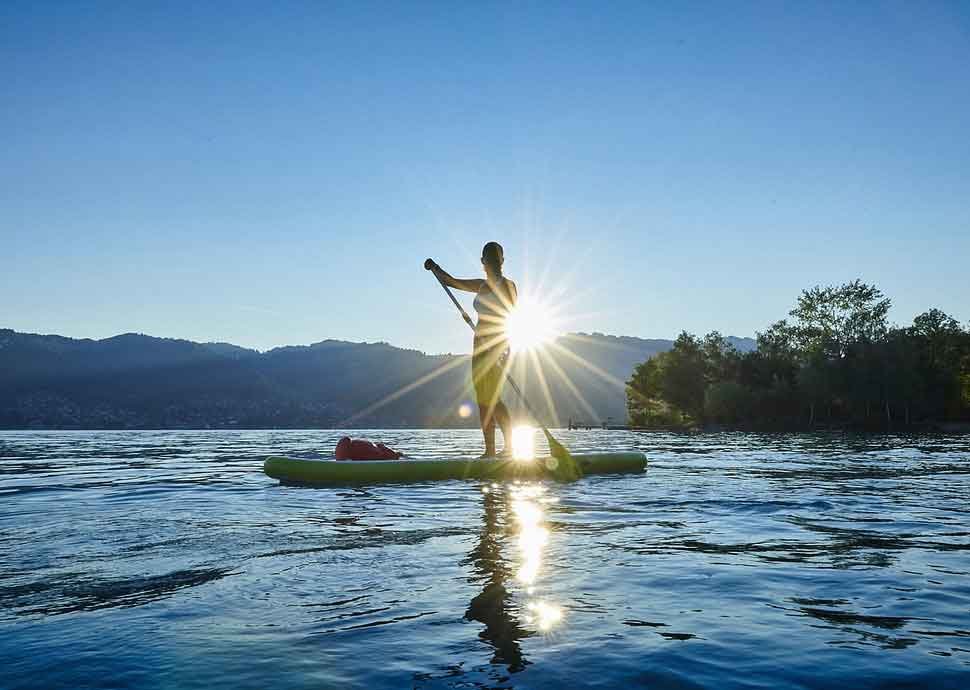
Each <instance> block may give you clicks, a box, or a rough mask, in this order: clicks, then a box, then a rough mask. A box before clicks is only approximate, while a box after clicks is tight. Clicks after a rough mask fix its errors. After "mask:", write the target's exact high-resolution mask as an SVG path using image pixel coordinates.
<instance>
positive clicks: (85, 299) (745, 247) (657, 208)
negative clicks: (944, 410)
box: [0, 2, 970, 352]
mask: <svg viewBox="0 0 970 690" xmlns="http://www.w3.org/2000/svg"><path fill="white" fill-rule="evenodd" d="M135 5H137V6H138V7H134V6H135ZM0 72H2V74H3V79H2V81H0V133H2V142H3V146H2V147H0V240H2V244H0V246H2V258H0V261H2V266H3V270H2V271H0V303H2V308H0V326H6V327H11V328H15V329H17V330H24V331H33V332H44V333H61V334H64V335H69V336H75V337H105V336H109V335H113V334H116V333H120V332H126V331H139V332H145V333H149V334H152V335H159V336H170V337H184V338H189V339H193V340H225V341H230V342H235V343H238V344H242V345H247V346H252V347H258V348H261V349H265V348H269V347H272V346H275V345H281V344H305V343H310V342H314V341H318V340H322V339H324V338H341V339H347V340H366V341H374V340H386V341H389V342H391V343H393V344H397V345H402V346H409V347H416V348H419V349H422V350H426V351H430V352H443V351H456V352H459V351H468V349H469V347H470V343H469V337H468V335H469V334H468V333H466V332H465V326H464V324H462V322H461V321H460V320H459V319H458V317H457V315H456V314H455V313H453V308H452V307H451V305H450V304H449V303H448V302H447V300H446V298H445V296H444V294H443V293H442V292H441V290H440V288H439V287H438V286H437V284H436V283H435V282H434V281H433V279H432V277H431V276H430V274H428V273H426V272H425V271H424V270H422V268H421V263H422V261H423V260H424V258H425V257H427V256H433V257H435V258H436V259H438V261H439V262H440V263H441V264H442V265H443V266H444V267H445V268H446V269H448V270H450V271H451V272H453V273H455V274H456V275H476V274H477V273H478V271H479V270H480V264H479V262H478V258H477V257H478V254H479V251H480V248H481V245H482V243H483V242H484V241H486V240H491V239H495V240H498V241H500V242H502V243H503V244H504V245H505V248H506V253H507V266H506V268H507V271H506V272H507V273H508V274H509V275H511V276H512V277H513V278H516V279H517V280H518V282H519V283H520V288H521V287H526V288H529V287H530V286H531V288H532V289H533V290H535V289H541V290H542V291H543V293H544V295H545V296H546V297H547V299H554V300H557V301H563V300H566V301H567V303H566V307H565V309H564V311H566V312H567V313H568V314H569V315H571V316H572V319H571V321H570V322H569V323H568V327H569V328H570V329H571V330H585V331H600V332H606V333H614V334H624V335H635V336H640V337H672V336H674V335H676V334H677V333H678V332H679V331H680V330H682V329H687V330H690V331H693V332H696V333H699V334H700V333H705V332H707V331H710V330H712V329H717V330H720V331H721V332H723V333H725V334H735V335H752V334H753V333H754V332H755V331H756V330H760V329H764V328H765V327H766V326H767V325H768V324H770V323H771V322H772V321H774V320H776V319H778V318H781V317H783V316H785V314H786V312H787V311H788V310H789V309H790V308H791V306H792V304H793V303H794V300H795V298H796V296H797V294H798V292H799V291H800V290H801V289H802V288H805V287H810V286H812V285H814V284H816V283H823V284H824V283H835V282H843V281H847V280H851V279H854V278H857V277H859V278H862V279H863V280H865V281H867V282H873V283H876V284H877V285H879V286H880V287H881V288H882V289H883V290H884V292H886V293H887V295H888V296H890V297H892V299H893V301H894V309H893V311H892V313H891V317H892V319H893V320H894V321H896V322H898V323H908V322H909V321H910V320H911V319H912V317H913V316H914V315H915V314H917V313H919V312H921V311H923V310H925V309H926V308H929V307H931V306H937V307H940V308H942V309H944V310H945V311H947V312H949V313H950V314H952V315H953V316H955V317H957V318H958V319H960V320H961V322H963V323H964V324H966V322H967V320H968V319H970V277H968V273H970V272H968V260H970V4H968V3H966V2H952V3H946V2H900V3H895V2H865V3H855V2H851V3H843V2H837V3H815V2H805V3H796V2H783V3H778V2H765V3H760V2H755V3H745V2H729V3H724V4H719V3H707V2H703V3H702V2H697V3H694V2H687V3H681V2H666V3H644V2H634V3H629V4H624V3H593V2H591V3H584V4H571V3H562V2H550V3H519V2H514V3H513V2H509V3H446V2H442V3H428V2H418V3H390V2H388V3H375V4H369V3H363V2H351V3H346V4H341V3H329V2H312V3H306V4H302V3H293V2H281V3H266V2H254V3H251V4H249V3H239V2H233V3H222V4H220V3H214V2H213V3H206V2H203V3H191V4H189V3H185V4H184V5H181V4H179V3H155V6H154V7H150V6H148V3H123V2H117V3H97V2H72V3H53V2H50V3H48V2H43V3H37V2H24V3H18V2H5V3H3V4H2V5H0ZM544 271H546V272H547V275H546V280H545V281H544V282H543V281H541V280H540V277H541V276H542V275H543V273H544ZM554 290H559V293H558V294H557V293H555V292H554Z"/></svg>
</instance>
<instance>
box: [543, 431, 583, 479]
mask: <svg viewBox="0 0 970 690" xmlns="http://www.w3.org/2000/svg"><path fill="white" fill-rule="evenodd" d="M543 432H544V433H545V435H546V441H547V442H548V443H549V454H550V455H551V456H552V457H553V458H555V459H556V466H555V468H554V469H553V470H552V476H553V477H555V478H556V479H559V480H561V481H567V482H571V481H575V480H577V479H580V478H581V477H582V476H583V470H582V469H581V468H580V467H579V463H578V462H576V459H575V458H573V456H572V455H570V454H569V451H568V450H566V447H565V446H564V445H563V444H561V443H560V442H559V441H557V440H556V439H554V438H553V437H552V434H550V433H549V431H547V430H546V429H543Z"/></svg>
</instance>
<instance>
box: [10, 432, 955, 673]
mask: <svg viewBox="0 0 970 690" xmlns="http://www.w3.org/2000/svg"><path fill="white" fill-rule="evenodd" d="M345 433H348V432H346V431H341V432H332V431H137V432H127V431H125V432H120V431H119V432H107V431H105V432H27V431H24V432H12V431H8V432H0V687H3V688H5V689H6V690H14V689H15V688H119V687H133V688H207V689H208V688H212V687H239V688H257V687H268V686H272V687H274V688H280V689H289V688H412V687H413V688H556V689H557V690H562V689H563V688H571V687H596V688H609V687H644V688H719V689H720V688H774V687H790V688H822V687H853V688H894V687H900V688H902V687H906V688H914V687H932V688H961V689H962V688H967V687H970V438H968V437H965V436H964V437H960V436H844V435H823V434H792V435H781V434H771V435H768V434H765V435H761V434H745V433H724V434H701V435H686V434H664V433H650V434H637V433H633V432H623V431H601V430H594V431H572V432H566V431H562V432H556V435H557V437H558V438H559V439H560V440H561V441H563V442H564V443H565V444H566V445H567V446H568V447H569V448H570V449H572V450H574V451H582V450H597V449H615V450H626V449H640V450H642V451H644V452H645V453H646V454H647V456H648V458H649V461H650V462H649V465H648V468H647V471H646V472H644V473H643V474H637V475H614V476H596V477H588V478H586V479H583V480H581V481H578V482H575V483H572V484H559V483H555V482H533V483H505V484H491V483H488V484H483V483H480V482H458V481H454V482H439V483H425V484H410V485H383V486H353V487H341V488H300V487H286V486H280V485H279V484H278V483H277V482H275V481H273V480H270V479H269V478H267V477H266V476H265V475H263V473H262V460H263V459H264V458H265V456H267V455H269V454H271V453H274V454H279V453H284V454H292V455H299V456H305V457H326V456H327V455H328V454H329V453H330V452H331V451H332V449H333V447H334V445H335V444H336V440H337V438H338V437H339V436H341V435H344V434H345ZM354 435H366V436H368V437H370V438H373V439H374V440H379V441H383V442H385V443H387V444H388V445H390V446H392V447H395V448H397V449H399V450H402V451H404V452H406V453H409V454H414V455H425V454H427V455H435V456H442V457H445V456H450V457H459V456H462V455H469V454H471V453H474V454H477V453H479V452H481V438H480V434H479V433H478V432H475V431H469V430H413V431H409V430H388V431H367V432H357V433H356V434H354Z"/></svg>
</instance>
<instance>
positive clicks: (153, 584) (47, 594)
mask: <svg viewBox="0 0 970 690" xmlns="http://www.w3.org/2000/svg"><path fill="white" fill-rule="evenodd" d="M232 574H233V572H232V570H231V569H230V568H194V569H187V570H176V571H173V572H170V573H165V574H163V575H151V576H146V577H133V578H125V579H115V580H96V579H87V580H84V579H81V580H79V579H77V578H76V577H75V576H73V575H64V576H62V577H60V578H48V579H47V580H44V581H41V582H34V583H28V584H24V585H13V586H7V587H0V608H6V609H12V610H13V611H14V613H15V614H16V615H20V616H27V615H57V614H64V613H75V612H78V611H97V610H99V609H108V608H127V607H134V606H141V605H143V604H148V603H151V602H153V601H157V600H159V599H163V598H165V597H168V596H171V595H172V594H174V593H175V592H177V591H179V590H182V589H185V588H187V587H196V586H198V585H203V584H205V583H207V582H212V581H214V580H220V579H222V578H224V577H226V576H227V575H232Z"/></svg>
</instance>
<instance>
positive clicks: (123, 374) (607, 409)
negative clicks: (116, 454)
mask: <svg viewBox="0 0 970 690" xmlns="http://www.w3.org/2000/svg"><path fill="white" fill-rule="evenodd" d="M729 341H730V342H731V343H732V344H733V345H734V346H735V347H737V348H738V349H740V350H750V349H753V348H754V346H755V343H754V341H753V340H752V339H751V338H733V337H732V338H729ZM672 342H673V341H671V340H643V339H641V338H632V337H617V336H610V335H602V334H600V333H593V334H582V333H575V334H569V335H564V336H561V337H560V338H559V339H558V340H557V341H556V342H555V344H554V346H553V347H549V348H546V350H545V351H544V352H543V353H542V355H541V356H540V357H539V361H540V363H541V368H542V372H543V374H544V382H543V380H541V378H540V376H538V375H537V368H536V367H535V365H534V364H530V365H529V366H528V367H524V363H525V361H526V359H525V358H522V359H521V362H520V364H519V366H518V367H517V369H518V370H517V372H516V374H517V378H518V380H519V382H520V383H522V384H523V386H524V387H525V389H526V393H527V395H528V397H529V399H530V401H531V402H532V403H533V406H534V407H536V408H537V409H538V410H539V412H540V413H541V414H542V415H543V416H544V420H543V421H544V422H546V423H549V424H552V425H564V424H566V423H567V421H568V420H569V419H572V420H577V421H582V422H590V423H598V422H600V421H602V420H606V419H608V418H611V419H612V420H613V421H614V422H615V423H622V422H623V420H625V418H626V398H625V391H624V385H623V384H624V382H625V381H626V380H627V379H628V378H629V377H630V374H631V373H632V371H633V368H634V366H635V365H636V364H638V363H640V362H642V361H644V360H646V359H648V358H649V357H652V356H653V355H655V354H657V353H659V352H663V351H665V350H667V349H669V348H670V347H671V345H672ZM470 376H471V374H470V360H469V357H468V356H467V355H450V354H449V355H426V354H424V353H422V352H418V351H417V350H407V349H401V348H397V347H393V346H391V345H388V344H387V343H350V342H343V341H339V340H324V341H323V342H319V343H314V344H313V345H307V346H293V347H279V348H275V349H273V350H269V351H268V352H258V351H256V350H249V349H246V348H242V347H238V346H236V345H231V344H228V343H195V342H190V341H187V340H173V339H170V338H155V337H151V336H147V335H140V334H134V333H127V334H124V335H118V336H115V337H113V338H106V339H104V340H89V339H84V340H78V339H73V338H65V337H62V336H57V335H36V334H31V333H18V332H16V331H13V330H10V329H0V428H6V429H22V428H53V429H57V428H66V429H124V428H138V429H146V428H147V429H151V428H207V427H213V428H236V427H239V428H273V427H280V428H286V427H291V428H307V427H309V428H316V427H323V428H329V427H357V428H378V427H438V426H445V427H448V426H474V425H475V424H477V410H476V409H475V408H474V407H473V406H471V403H473V401H474V396H473V394H472V391H471V389H470ZM512 395H513V394H511V392H509V393H508V394H507V395H506V398H507V399H509V400H511V398H512ZM549 401H553V404H550V403H549ZM463 403H466V405H464V409H463ZM469 411H470V412H471V414H470V415H468V414H467V413H468V412H469ZM463 412H464V413H465V414H464V415H463Z"/></svg>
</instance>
